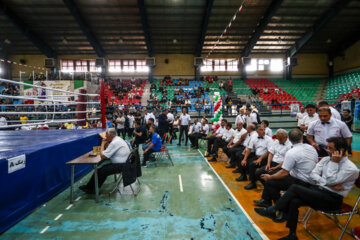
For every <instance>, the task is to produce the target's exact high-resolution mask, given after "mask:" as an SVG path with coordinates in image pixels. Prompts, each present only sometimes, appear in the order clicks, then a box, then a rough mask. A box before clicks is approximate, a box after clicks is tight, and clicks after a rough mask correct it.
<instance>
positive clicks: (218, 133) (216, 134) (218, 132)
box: [205, 119, 227, 157]
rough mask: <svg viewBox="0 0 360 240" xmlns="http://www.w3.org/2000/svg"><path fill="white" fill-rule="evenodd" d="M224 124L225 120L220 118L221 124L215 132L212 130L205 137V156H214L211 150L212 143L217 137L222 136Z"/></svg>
mask: <svg viewBox="0 0 360 240" xmlns="http://www.w3.org/2000/svg"><path fill="white" fill-rule="evenodd" d="M226 124H227V120H226V119H222V120H221V126H220V127H219V128H218V129H217V130H216V131H215V132H213V133H212V134H211V135H210V136H207V137H206V140H207V141H208V142H207V154H206V155H205V157H213V156H214V153H213V151H212V147H213V144H214V142H215V140H216V139H217V138H222V135H223V133H224V131H225V126H226Z"/></svg>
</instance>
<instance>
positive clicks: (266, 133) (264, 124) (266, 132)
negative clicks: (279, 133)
mask: <svg viewBox="0 0 360 240" xmlns="http://www.w3.org/2000/svg"><path fill="white" fill-rule="evenodd" d="M261 124H262V125H263V126H264V128H265V135H267V136H269V137H271V138H272V135H273V134H272V130H271V128H269V121H268V120H262V121H261Z"/></svg>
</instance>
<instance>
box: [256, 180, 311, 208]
mask: <svg viewBox="0 0 360 240" xmlns="http://www.w3.org/2000/svg"><path fill="white" fill-rule="evenodd" d="M292 184H299V185H302V186H304V187H308V186H310V184H309V183H307V182H304V181H302V180H300V179H297V178H294V177H292V176H290V175H288V176H286V177H284V178H281V179H272V180H268V181H266V182H265V184H264V190H263V192H262V196H261V198H262V199H264V200H266V201H268V202H271V201H274V203H275V202H276V201H277V200H279V198H280V191H285V190H287V189H288V188H289V187H290V186H291V185H292Z"/></svg>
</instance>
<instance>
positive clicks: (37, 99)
mask: <svg viewBox="0 0 360 240" xmlns="http://www.w3.org/2000/svg"><path fill="white" fill-rule="evenodd" d="M64 97H66V96H64ZM0 98H13V99H21V100H33V101H44V102H61V103H73V104H100V102H74V101H66V100H65V101H64V100H55V99H54V100H51V99H43V98H29V97H23V96H11V95H2V94H0Z"/></svg>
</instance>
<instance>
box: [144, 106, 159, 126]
mask: <svg viewBox="0 0 360 240" xmlns="http://www.w3.org/2000/svg"><path fill="white" fill-rule="evenodd" d="M144 114H145V116H144V118H145V124H147V122H148V121H149V119H150V118H152V119H154V122H155V120H156V118H155V115H154V114H153V113H152V112H151V113H149V112H148V110H147V109H145V111H144Z"/></svg>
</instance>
